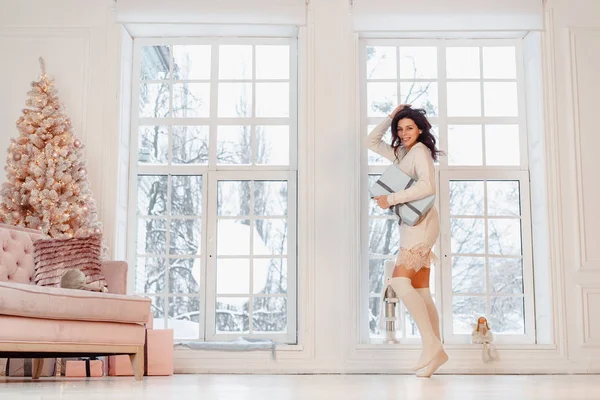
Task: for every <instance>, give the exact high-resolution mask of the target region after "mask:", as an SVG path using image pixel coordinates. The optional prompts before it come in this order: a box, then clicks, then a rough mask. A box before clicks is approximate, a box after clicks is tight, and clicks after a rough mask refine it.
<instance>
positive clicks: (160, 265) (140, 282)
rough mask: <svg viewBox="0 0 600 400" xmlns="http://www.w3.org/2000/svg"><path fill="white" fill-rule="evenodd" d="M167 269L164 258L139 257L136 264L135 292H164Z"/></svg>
mask: <svg viewBox="0 0 600 400" xmlns="http://www.w3.org/2000/svg"><path fill="white" fill-rule="evenodd" d="M166 271H167V266H166V264H165V259H164V258H144V257H138V258H137V259H136V264H135V292H136V293H163V292H164V290H165V273H166Z"/></svg>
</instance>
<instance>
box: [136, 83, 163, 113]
mask: <svg viewBox="0 0 600 400" xmlns="http://www.w3.org/2000/svg"><path fill="white" fill-rule="evenodd" d="M139 108H140V118H165V117H168V116H169V85H168V84H167V83H142V84H140V107H139Z"/></svg>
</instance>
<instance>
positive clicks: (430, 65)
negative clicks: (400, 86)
mask: <svg viewBox="0 0 600 400" xmlns="http://www.w3.org/2000/svg"><path fill="white" fill-rule="evenodd" d="M435 78H437V48H436V47H400V79H435ZM413 105H414V104H413Z"/></svg>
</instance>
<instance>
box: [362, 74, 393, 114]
mask: <svg viewBox="0 0 600 400" xmlns="http://www.w3.org/2000/svg"><path fill="white" fill-rule="evenodd" d="M397 105H398V85H397V84H396V82H386V83H383V82H370V83H367V107H368V110H367V116H369V117H384V116H386V115H388V114H389V113H391V112H392V111H393V110H394V108H396V106H397Z"/></svg>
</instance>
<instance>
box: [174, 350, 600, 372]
mask: <svg viewBox="0 0 600 400" xmlns="http://www.w3.org/2000/svg"><path fill="white" fill-rule="evenodd" d="M446 350H447V352H448V354H449V356H450V360H449V361H448V363H447V364H446V365H444V366H443V367H442V368H441V369H440V370H439V371H438V373H439V374H515V373H518V374H589V373H600V360H598V359H584V360H580V361H570V360H568V359H566V357H565V356H564V355H562V354H560V352H559V351H558V349H557V348H556V347H553V346H521V347H518V346H512V347H506V346H498V353H499V357H498V359H497V360H496V361H494V362H491V363H484V362H483V361H482V359H481V348H480V347H479V346H476V345H470V346H447V347H446ZM420 351H421V350H420V348H418V347H416V348H413V349H406V348H402V347H399V348H398V349H390V348H387V347H385V346H381V347H380V348H378V349H375V350H374V349H364V350H360V351H358V353H357V357H354V358H352V359H346V360H345V362H344V363H340V362H339V361H338V360H320V361H319V362H315V361H313V360H306V359H303V358H301V357H299V356H300V354H299V353H301V352H294V351H279V352H278V353H277V358H276V359H275V360H274V359H271V356H270V352H269V351H261V352H245V353H234V354H233V355H232V354H231V353H229V354H226V352H210V351H194V350H180V349H176V350H175V372H176V373H192V374H209V373H226V374H323V373H325V374H327V373H336V374H337V373H350V374H353V373H356V374H393V375H396V374H408V375H412V374H414V372H412V371H410V370H409V367H410V365H411V364H412V362H413V361H414V360H416V359H417V358H418V356H419V353H420ZM233 365H235V366H236V367H235V368H232V366H233Z"/></svg>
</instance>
